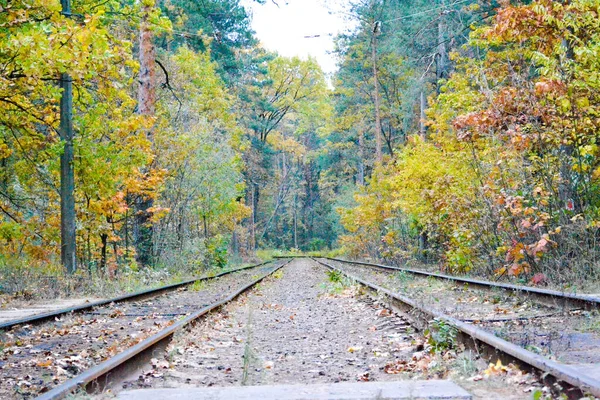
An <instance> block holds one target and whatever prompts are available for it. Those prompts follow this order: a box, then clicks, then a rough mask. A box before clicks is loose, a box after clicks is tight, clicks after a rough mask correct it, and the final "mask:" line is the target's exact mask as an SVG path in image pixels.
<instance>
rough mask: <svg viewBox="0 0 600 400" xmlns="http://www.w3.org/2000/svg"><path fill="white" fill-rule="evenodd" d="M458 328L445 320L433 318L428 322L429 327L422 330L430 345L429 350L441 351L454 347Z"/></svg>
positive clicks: (433, 351)
mask: <svg viewBox="0 0 600 400" xmlns="http://www.w3.org/2000/svg"><path fill="white" fill-rule="evenodd" d="M457 333H458V330H457V329H456V328H455V327H453V326H452V325H450V324H448V323H447V322H446V321H443V320H439V319H434V320H433V321H430V322H429V327H428V328H427V329H426V330H425V331H424V335H425V337H427V343H428V344H429V345H430V346H431V352H432V353H434V354H436V353H443V352H445V351H448V350H452V349H454V348H455V347H456V335H457Z"/></svg>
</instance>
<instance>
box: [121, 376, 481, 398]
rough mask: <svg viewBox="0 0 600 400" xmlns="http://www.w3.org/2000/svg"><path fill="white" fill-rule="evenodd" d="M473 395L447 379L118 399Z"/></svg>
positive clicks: (161, 392) (162, 392)
mask: <svg viewBox="0 0 600 400" xmlns="http://www.w3.org/2000/svg"><path fill="white" fill-rule="evenodd" d="M471 398H472V397H471V395H470V394H469V393H468V392H466V391H465V390H464V389H463V388H461V387H460V386H458V385H456V384H455V383H454V382H451V381H446V380H430V381H395V382H352V383H350V382H343V383H330V384H316V385H277V386H229V387H208V388H181V389H141V390H131V391H124V392H121V393H119V394H118V396H117V399H118V400H153V399H161V400H226V399H227V400H230V399H235V400H255V399H260V400H366V399H378V400H396V399H411V400H416V399H423V400H424V399H456V400H459V399H460V400H470V399H471Z"/></svg>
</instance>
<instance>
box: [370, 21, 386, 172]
mask: <svg viewBox="0 0 600 400" xmlns="http://www.w3.org/2000/svg"><path fill="white" fill-rule="evenodd" d="M378 29H379V28H378V25H377V23H375V26H374V27H373V43H372V46H371V58H372V62H373V98H374V102H375V159H376V160H377V162H381V161H382V160H383V153H382V149H381V148H382V138H381V135H382V133H381V110H380V105H379V77H378V71H377V33H378V32H377V31H378Z"/></svg>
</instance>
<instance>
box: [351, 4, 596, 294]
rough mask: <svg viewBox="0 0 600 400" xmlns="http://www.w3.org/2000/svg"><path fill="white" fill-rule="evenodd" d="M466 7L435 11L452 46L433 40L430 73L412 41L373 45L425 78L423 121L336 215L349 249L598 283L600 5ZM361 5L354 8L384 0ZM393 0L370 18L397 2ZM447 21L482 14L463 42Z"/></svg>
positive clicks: (455, 267)
mask: <svg viewBox="0 0 600 400" xmlns="http://www.w3.org/2000/svg"><path fill="white" fill-rule="evenodd" d="M384 3H385V2H384ZM471 3H472V4H468V5H464V4H462V5H461V6H459V7H458V8H453V7H454V6H452V5H448V6H447V7H446V8H445V9H446V10H448V11H449V12H448V13H445V12H444V13H441V14H440V15H439V16H438V17H436V18H435V19H433V20H434V21H435V22H433V23H432V25H437V27H438V28H439V32H440V35H441V36H439V37H438V38H439V39H442V41H444V40H445V42H446V43H448V42H450V43H454V45H447V44H444V45H443V46H442V47H440V46H438V47H437V51H436V54H435V58H434V59H432V60H431V63H430V64H429V66H432V65H433V64H435V69H437V72H438V73H437V74H436V76H435V77H433V73H432V74H428V72H427V70H425V71H424V72H423V68H422V67H423V65H420V64H419V63H416V64H415V63H414V62H413V63H411V58H410V57H408V56H407V55H405V54H406V53H405V52H406V50H407V49H408V48H410V46H408V47H406V48H405V47H400V48H399V49H398V48H393V47H392V46H393V43H398V42H395V41H394V40H395V39H394V38H391V37H388V36H387V35H386V37H385V38H382V39H381V42H385V43H389V44H390V47H389V48H387V47H386V48H385V49H384V48H383V46H384V45H383V44H381V47H382V49H381V52H382V54H381V60H382V61H381V62H383V60H384V59H385V57H388V54H394V56H395V57H400V58H401V59H402V62H403V63H404V64H405V65H406V66H405V67H404V68H403V69H402V71H403V74H404V75H406V76H408V78H407V79H409V80H410V79H411V77H413V78H414V77H415V73H414V72H413V71H412V70H411V67H412V68H416V74H417V75H421V74H422V77H423V84H424V85H425V87H427V86H428V85H431V86H430V89H429V93H430V95H429V96H428V103H429V106H428V108H427V109H426V110H424V111H425V114H426V117H425V119H424V120H425V122H426V125H427V127H426V129H424V128H423V127H421V132H419V133H420V134H417V127H413V128H412V129H409V130H408V133H409V134H408V135H407V136H406V138H405V140H404V143H403V144H402V145H399V146H396V147H393V148H392V149H393V150H394V151H393V152H390V154H389V156H388V158H387V159H386V160H385V161H384V162H383V163H380V164H377V163H375V164H374V165H373V170H372V172H371V177H370V179H369V180H368V185H366V186H364V187H363V188H362V189H361V190H359V193H358V194H357V195H356V196H355V199H356V202H357V205H356V207H353V208H347V209H346V210H344V212H343V216H342V221H343V223H344V226H345V227H346V228H347V229H348V230H349V231H350V234H349V235H346V236H345V237H344V243H346V244H347V246H348V247H349V248H350V249H351V251H352V253H353V254H354V255H357V256H364V255H365V254H368V255H369V256H371V257H376V258H379V257H383V258H386V259H391V260H404V259H406V258H409V257H421V258H422V257H425V258H426V259H428V260H429V261H434V262H441V263H442V264H443V266H444V268H445V269H447V270H449V271H453V272H458V273H465V272H475V273H479V274H485V275H487V276H490V277H491V276H500V277H502V276H511V277H525V278H526V281H531V282H533V283H535V284H545V283H548V282H555V283H561V284H563V285H569V284H572V283H573V282H577V283H578V284H581V283H582V282H584V281H587V280H597V279H598V275H599V269H598V265H599V264H598V256H599V255H600V253H599V247H598V244H597V238H598V234H599V231H598V226H599V223H598V215H599V210H600V208H599V207H600V205H599V204H598V202H597V199H598V198H600V193H599V192H598V190H599V187H600V186H599V185H598V177H599V174H598V171H599V169H598V162H599V161H598V160H599V154H598V147H597V144H596V143H597V140H598V132H600V130H599V128H600V125H599V124H600V121H599V120H598V118H597V115H598V107H599V105H600V102H599V100H600V99H599V98H598V80H597V75H598V71H599V69H600V65H599V64H598V56H599V55H600V54H599V51H600V48H599V47H598V43H599V41H600V19H599V18H598V16H599V5H598V3H597V2H596V1H589V0H577V1H570V2H555V1H550V0H538V1H533V2H526V3H524V4H521V3H519V2H512V3H511V2H509V1H501V2H499V3H498V4H495V5H494V7H493V8H489V7H488V6H486V5H485V4H479V3H477V2H471ZM369 4H371V5H373V7H372V8H365V9H359V12H362V15H368V12H371V11H372V10H375V9H377V7H376V6H377V5H378V4H382V3H378V2H371V3H369ZM388 5H389V7H384V6H382V8H381V14H380V15H382V16H384V17H381V16H378V17H377V18H379V19H387V18H389V17H392V16H393V15H394V14H393V12H394V11H392V10H396V11H395V12H399V11H400V10H401V9H404V8H402V7H403V6H400V5H398V6H392V5H391V3H389V4H388ZM361 10H362V11H361ZM451 15H461V16H462V18H463V21H465V22H467V21H470V20H471V19H472V18H473V17H474V16H476V15H480V16H482V17H483V18H484V19H485V20H486V22H484V23H478V24H476V25H471V26H470V28H471V29H470V30H471V32H470V34H469V35H468V37H465V36H463V35H461V34H459V32H458V31H457V29H460V28H457V27H454V28H453V27H452V25H450V21H456V19H455V18H453V17H451ZM409 25H410V24H409ZM383 26H384V27H385V24H384V25H383ZM474 26H477V27H476V28H474ZM367 28H368V26H365V27H364V28H363V30H362V31H361V32H363V33H364V34H366V33H365V32H367ZM406 29H410V28H406ZM467 30H469V29H467ZM391 31H392V28H391V27H389V30H388V31H387V32H391ZM382 32H383V29H382ZM382 35H383V33H382ZM389 36H392V35H391V33H390V34H389ZM417 37H418V38H421V37H422V35H417ZM360 43H364V40H362V42H361V37H360V35H359V34H357V35H355V36H353V37H352V38H351V41H350V46H349V47H348V48H347V49H346V50H345V51H344V53H343V54H344V55H345V57H346V60H352V59H354V58H355V57H356V54H357V52H356V51H355V50H354V47H353V46H359V45H360ZM462 43H464V45H461V44H462ZM415 45H417V44H415ZM416 50H418V48H417V49H416ZM421 54H422V53H421ZM446 57H447V58H446ZM434 61H435V62H434ZM342 71H343V72H344V73H350V70H349V69H348V68H344V66H342ZM428 76H430V78H427V77H428ZM382 79H383V78H382ZM382 84H383V85H384V84H385V81H384V83H382ZM404 93H407V92H404ZM410 104H413V105H414V104H416V100H415V99H414V98H413V100H412V101H411V103H410ZM417 104H418V103H417ZM402 115H404V116H405V118H413V120H414V118H415V114H414V112H412V111H409V112H408V113H404V114H402ZM413 126H414V125H413ZM411 130H412V132H411ZM405 132H406V131H405Z"/></svg>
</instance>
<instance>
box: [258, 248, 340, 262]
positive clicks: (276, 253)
mask: <svg viewBox="0 0 600 400" xmlns="http://www.w3.org/2000/svg"><path fill="white" fill-rule="evenodd" d="M345 254H346V249H344V248H338V249H331V250H329V249H325V250H319V251H302V250H299V249H289V250H281V249H259V250H256V256H257V257H258V258H259V259H261V260H262V261H266V260H270V259H272V258H273V257H285V256H302V257H332V258H336V257H341V256H343V255H345Z"/></svg>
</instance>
